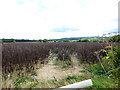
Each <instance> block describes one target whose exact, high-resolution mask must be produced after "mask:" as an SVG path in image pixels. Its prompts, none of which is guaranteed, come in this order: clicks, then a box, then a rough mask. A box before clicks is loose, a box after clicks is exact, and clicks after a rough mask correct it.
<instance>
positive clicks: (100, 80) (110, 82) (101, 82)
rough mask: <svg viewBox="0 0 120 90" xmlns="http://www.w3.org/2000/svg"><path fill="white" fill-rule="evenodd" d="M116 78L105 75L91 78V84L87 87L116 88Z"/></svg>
mask: <svg viewBox="0 0 120 90" xmlns="http://www.w3.org/2000/svg"><path fill="white" fill-rule="evenodd" d="M116 81H117V80H115V79H112V78H110V77H107V76H100V77H97V78H92V82H93V86H92V87H89V88H118V82H116Z"/></svg>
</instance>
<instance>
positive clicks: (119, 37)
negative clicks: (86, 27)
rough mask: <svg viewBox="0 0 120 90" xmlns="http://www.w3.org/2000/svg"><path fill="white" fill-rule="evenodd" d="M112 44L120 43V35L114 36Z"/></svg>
mask: <svg viewBox="0 0 120 90" xmlns="http://www.w3.org/2000/svg"><path fill="white" fill-rule="evenodd" d="M109 41H110V42H120V35H116V36H113V37H111V38H110V39H109Z"/></svg>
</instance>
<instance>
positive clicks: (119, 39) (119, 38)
mask: <svg viewBox="0 0 120 90" xmlns="http://www.w3.org/2000/svg"><path fill="white" fill-rule="evenodd" d="M105 38H107V40H108V41H109V42H120V35H116V36H113V37H103V38H80V39H77V40H71V39H49V40H48V39H43V40H42V39H39V40H29V39H1V42H2V43H13V42H105V40H106V39H105ZM1 42H0V43H1Z"/></svg>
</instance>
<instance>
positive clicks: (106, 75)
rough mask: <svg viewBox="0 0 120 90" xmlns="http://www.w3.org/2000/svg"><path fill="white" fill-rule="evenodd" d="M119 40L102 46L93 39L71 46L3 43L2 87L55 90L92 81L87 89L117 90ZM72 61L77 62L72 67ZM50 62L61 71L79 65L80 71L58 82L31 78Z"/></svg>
mask: <svg viewBox="0 0 120 90" xmlns="http://www.w3.org/2000/svg"><path fill="white" fill-rule="evenodd" d="M116 37H117V40H116ZM118 37H119V36H114V37H111V38H110V39H109V38H103V39H99V40H100V41H102V42H103V41H104V43H100V41H97V39H95V38H94V39H79V40H78V41H77V40H76V41H74V42H73V41H72V42H71V41H70V42H68V41H67V40H66V41H63V42H62V41H61V42H59V40H58V41H57V40H54V41H52V40H46V39H44V40H39V43H37V42H36V43H35V42H34V43H31V42H29V43H22V42H21V43H3V50H2V72H3V73H2V82H3V83H2V87H3V88H58V87H61V86H64V85H68V84H72V83H75V82H80V81H82V80H86V79H89V78H91V79H92V81H93V86H92V87H88V88H119V86H118V85H119V75H120V72H119V70H120V47H119V43H117V42H119V39H118ZM96 41H97V42H96ZM11 42H12V41H11ZM14 42H16V41H14ZM43 42H44V43H43ZM110 42H111V43H110ZM112 42H116V43H112ZM75 60H78V62H77V63H73V61H75ZM50 61H53V64H54V65H56V66H58V67H59V68H62V70H66V69H69V68H71V67H73V68H75V67H76V66H77V67H78V65H79V66H81V67H82V68H83V69H82V70H81V71H80V72H79V73H78V74H76V75H68V76H66V77H64V78H62V79H59V80H58V79H57V78H54V79H52V80H47V81H46V80H40V79H38V78H36V77H33V76H35V75H36V71H37V70H38V69H39V68H42V65H43V67H44V65H45V64H48V62H50ZM41 73H42V72H41Z"/></svg>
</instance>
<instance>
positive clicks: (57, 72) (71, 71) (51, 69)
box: [36, 62, 83, 80]
mask: <svg viewBox="0 0 120 90" xmlns="http://www.w3.org/2000/svg"><path fill="white" fill-rule="evenodd" d="M82 70H83V68H82V67H80V66H73V67H71V68H65V69H62V68H58V66H56V65H54V64H53V63H52V62H49V63H48V64H46V65H44V66H43V67H42V68H40V69H38V70H37V77H36V78H38V79H40V80H51V79H56V80H58V79H62V78H64V77H66V76H69V75H77V74H78V73H79V72H80V71H82ZM79 74H80V73H79ZM81 74H82V73H81Z"/></svg>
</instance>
